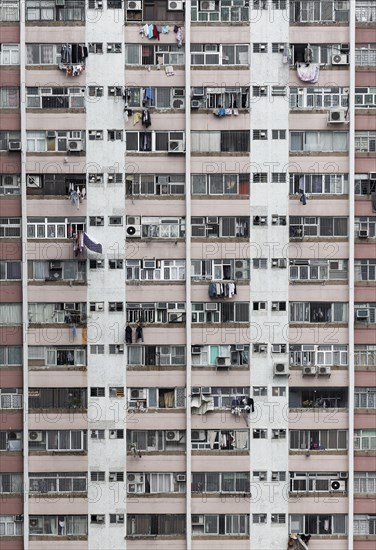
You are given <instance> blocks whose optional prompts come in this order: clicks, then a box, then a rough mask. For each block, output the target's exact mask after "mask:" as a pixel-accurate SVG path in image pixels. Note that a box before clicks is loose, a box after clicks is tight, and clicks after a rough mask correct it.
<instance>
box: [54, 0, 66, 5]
mask: <svg viewBox="0 0 376 550" xmlns="http://www.w3.org/2000/svg"><path fill="white" fill-rule="evenodd" d="M55 4H56V6H65V0H55Z"/></svg>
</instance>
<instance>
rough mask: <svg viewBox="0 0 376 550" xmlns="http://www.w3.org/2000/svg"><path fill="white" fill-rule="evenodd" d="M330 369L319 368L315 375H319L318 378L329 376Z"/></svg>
mask: <svg viewBox="0 0 376 550" xmlns="http://www.w3.org/2000/svg"><path fill="white" fill-rule="evenodd" d="M331 371H332V369H331V368H330V367H324V366H322V367H319V368H318V370H317V374H318V375H320V376H329V375H330V373H331Z"/></svg>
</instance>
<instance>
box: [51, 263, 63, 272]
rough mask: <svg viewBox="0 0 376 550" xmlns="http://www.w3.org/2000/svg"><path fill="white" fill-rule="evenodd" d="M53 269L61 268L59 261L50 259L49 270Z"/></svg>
mask: <svg viewBox="0 0 376 550" xmlns="http://www.w3.org/2000/svg"><path fill="white" fill-rule="evenodd" d="M53 269H62V265H61V262H57V261H51V262H50V270H53Z"/></svg>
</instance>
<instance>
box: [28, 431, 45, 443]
mask: <svg viewBox="0 0 376 550" xmlns="http://www.w3.org/2000/svg"><path fill="white" fill-rule="evenodd" d="M29 441H35V442H38V441H43V435H42V432H35V431H32V432H29Z"/></svg>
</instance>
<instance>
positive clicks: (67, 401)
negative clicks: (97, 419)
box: [29, 388, 87, 412]
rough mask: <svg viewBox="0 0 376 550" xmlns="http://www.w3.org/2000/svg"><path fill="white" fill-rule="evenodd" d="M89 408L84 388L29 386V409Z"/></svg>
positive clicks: (68, 409)
mask: <svg viewBox="0 0 376 550" xmlns="http://www.w3.org/2000/svg"><path fill="white" fill-rule="evenodd" d="M86 408H87V390H86V389H84V388H29V410H30V411H35V410H41V409H42V410H46V409H49V410H52V411H55V410H59V411H60V412H65V411H73V412H81V411H84V410H86Z"/></svg>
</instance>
